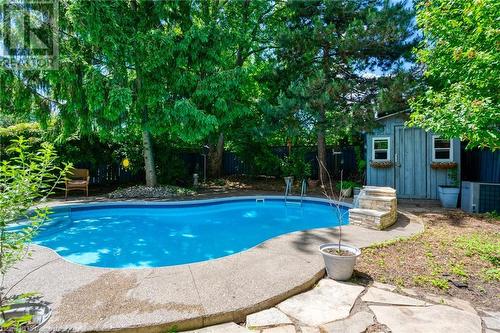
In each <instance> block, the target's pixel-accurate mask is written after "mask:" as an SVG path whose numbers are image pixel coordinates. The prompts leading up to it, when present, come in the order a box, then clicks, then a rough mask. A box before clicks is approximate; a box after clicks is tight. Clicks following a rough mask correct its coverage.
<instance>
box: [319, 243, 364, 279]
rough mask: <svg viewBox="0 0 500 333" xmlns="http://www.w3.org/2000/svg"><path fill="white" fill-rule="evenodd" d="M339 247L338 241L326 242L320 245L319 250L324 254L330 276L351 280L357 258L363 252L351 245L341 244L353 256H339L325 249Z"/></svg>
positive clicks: (341, 247)
mask: <svg viewBox="0 0 500 333" xmlns="http://www.w3.org/2000/svg"><path fill="white" fill-rule="evenodd" d="M330 248H333V249H338V248H339V244H336V243H326V244H323V245H321V246H320V247H319V251H320V252H321V255H322V256H323V260H324V261H325V267H326V273H327V275H328V277H329V278H331V279H334V280H339V281H345V280H349V279H350V278H351V276H352V272H353V271H354V265H355V264H356V259H357V258H358V257H359V255H360V254H361V250H360V249H358V248H356V247H352V246H349V245H344V244H342V245H340V249H341V250H344V251H347V252H349V253H352V255H351V256H339V255H335V254H331V253H327V252H325V251H324V250H325V249H330Z"/></svg>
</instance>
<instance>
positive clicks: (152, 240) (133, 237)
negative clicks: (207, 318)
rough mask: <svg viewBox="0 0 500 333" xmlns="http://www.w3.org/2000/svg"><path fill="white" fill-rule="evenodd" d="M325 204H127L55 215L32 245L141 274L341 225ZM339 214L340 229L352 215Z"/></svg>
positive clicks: (85, 207)
mask: <svg viewBox="0 0 500 333" xmlns="http://www.w3.org/2000/svg"><path fill="white" fill-rule="evenodd" d="M333 209H334V208H332V207H330V206H329V205H328V203H326V202H322V201H319V200H304V202H303V203H302V205H300V204H297V203H288V204H285V202H284V201H283V199H279V198H265V199H264V200H262V199H256V198H245V199H233V200H226V199H216V200H210V201H203V202H199V201H190V202H182V203H180V202H178V203H162V204H158V203H155V204H151V203H122V204H107V205H106V204H105V205H103V204H99V205H82V206H77V207H71V208H66V209H61V210H59V209H57V210H56V211H55V212H54V213H53V214H52V215H51V219H50V220H49V221H48V222H46V223H45V224H44V225H43V227H42V229H41V230H40V233H39V234H38V236H37V237H36V238H35V241H34V242H35V243H36V244H39V245H43V246H47V247H49V248H51V249H53V250H54V251H56V252H57V253H58V254H59V255H61V256H62V257H64V258H65V259H66V260H69V261H71V262H74V263H77V264H82V265H89V266H95V267H108V268H141V267H162V266H171V265H180V264H187V263H193V262H199V261H205V260H210V259H215V258H220V257H224V256H227V255H231V254H234V253H238V252H241V251H244V250H246V249H249V248H251V247H254V246H256V245H258V244H260V243H262V242H264V241H265V240H268V239H270V238H273V237H276V236H279V235H282V234H286V233H290V232H294V231H299V230H307V229H314V228H325V227H334V226H338V225H339V221H338V219H337V216H336V215H337V214H335V213H334V211H333ZM341 210H342V213H343V214H342V215H343V216H342V224H347V222H348V209H347V208H346V207H343V208H341Z"/></svg>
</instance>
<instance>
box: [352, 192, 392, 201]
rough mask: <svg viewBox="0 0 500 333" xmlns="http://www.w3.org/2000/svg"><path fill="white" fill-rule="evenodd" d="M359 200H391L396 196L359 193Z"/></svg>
mask: <svg viewBox="0 0 500 333" xmlns="http://www.w3.org/2000/svg"><path fill="white" fill-rule="evenodd" d="M359 199H360V200H373V201H392V200H396V197H391V196H378V195H368V194H367V195H361V196H360V197H359Z"/></svg>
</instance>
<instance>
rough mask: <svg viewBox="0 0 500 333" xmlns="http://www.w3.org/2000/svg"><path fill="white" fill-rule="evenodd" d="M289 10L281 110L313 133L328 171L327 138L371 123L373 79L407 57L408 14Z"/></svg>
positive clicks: (343, 8)
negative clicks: (290, 114)
mask: <svg viewBox="0 0 500 333" xmlns="http://www.w3.org/2000/svg"><path fill="white" fill-rule="evenodd" d="M287 10H288V13H289V15H288V16H287V18H286V21H285V22H283V23H284V25H285V26H286V27H288V28H289V30H288V31H287V32H286V33H284V34H282V35H281V36H280V37H279V43H280V46H281V47H280V49H279V51H278V56H279V60H280V67H279V73H280V74H279V75H280V77H281V78H282V82H283V83H284V84H286V86H282V91H283V93H282V96H281V97H280V107H281V108H285V109H287V110H289V111H290V112H291V113H292V116H293V117H295V118H296V119H298V120H299V121H300V122H305V126H306V128H309V129H311V131H312V132H313V133H314V135H315V136H316V141H317V147H318V159H319V161H320V163H323V164H325V165H326V138H327V137H332V138H336V139H339V138H342V137H343V136H345V134H347V133H352V131H353V130H356V129H359V126H357V124H358V125H359V124H363V123H364V122H365V120H366V119H369V118H372V117H373V115H372V113H373V109H374V103H375V100H376V97H377V92H378V90H377V87H378V82H379V78H378V77H379V76H380V75H383V74H384V73H385V72H389V71H390V70H391V69H394V68H395V66H396V65H397V64H398V63H401V62H402V61H404V59H405V57H409V56H410V53H411V52H410V51H411V48H412V47H413V46H414V43H413V42H414V38H413V36H414V29H413V23H412V18H413V10H412V9H409V8H407V7H406V6H405V4H404V3H394V4H393V3H391V2H389V1H384V0H365V1H359V0H347V1H335V0H332V1H319V0H318V1H300V0H298V1H289V2H287ZM375 71H378V72H379V73H378V74H379V75H367V73H370V72H375ZM331 143H335V142H331ZM321 170H322V172H321V173H320V177H323V178H324V177H326V175H325V172H326V171H325V170H324V168H322V169H321Z"/></svg>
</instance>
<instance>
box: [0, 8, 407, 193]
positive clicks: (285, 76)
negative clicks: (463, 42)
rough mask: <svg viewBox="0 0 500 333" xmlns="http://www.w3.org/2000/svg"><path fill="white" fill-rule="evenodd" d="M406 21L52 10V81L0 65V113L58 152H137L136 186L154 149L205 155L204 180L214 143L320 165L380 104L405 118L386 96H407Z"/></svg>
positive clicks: (150, 175)
mask: <svg viewBox="0 0 500 333" xmlns="http://www.w3.org/2000/svg"><path fill="white" fill-rule="evenodd" d="M16 6H17V7H16V9H18V10H24V11H27V12H29V10H30V9H31V5H30V4H29V3H28V2H26V3H25V2H22V1H21V2H17V3H16ZM412 18H413V10H412V9H411V8H410V7H409V6H407V5H406V4H405V3H392V2H389V1H385V0H363V1H358V0H356V1H355V0H348V1H333V0H315V1H271V0H254V1H250V0H226V1H222V0H193V1H148V0H132V1H118V0H117V1H90V2H89V1H86V0H69V1H64V2H60V3H59V20H58V26H57V27H56V26H53V22H51V21H43V20H41V19H40V18H38V19H40V20H41V22H40V24H42V25H48V26H49V27H51V28H53V29H57V36H58V38H59V48H60V52H59V67H58V68H57V69H56V70H42V69H40V70H30V71H25V70H23V69H22V68H19V67H13V66H11V65H10V64H9V63H7V62H2V66H1V67H0V89H1V90H2V96H1V97H0V112H2V113H8V114H15V115H16V116H15V117H16V118H18V119H38V120H39V121H40V122H41V124H42V127H43V126H44V124H45V126H46V124H48V123H50V124H51V125H52V126H54V127H56V128H57V129H58V131H59V138H58V140H67V139H69V138H74V137H83V136H96V137H98V138H99V140H101V141H110V142H115V143H123V144H129V143H130V142H140V144H141V145H142V149H141V150H142V153H143V160H144V169H145V171H146V182H147V184H148V185H155V184H156V182H157V181H156V173H157V171H156V164H155V154H154V151H153V149H154V147H155V144H154V143H155V142H174V143H179V142H181V143H184V144H193V145H198V146H202V145H208V147H209V148H210V153H209V160H210V162H211V163H210V170H211V174H212V175H214V176H217V175H218V174H220V168H221V161H222V152H223V149H224V145H225V144H226V142H227V140H229V141H230V144H231V145H232V146H233V147H237V150H238V149H239V150H240V151H242V152H244V151H245V150H246V149H247V148H248V147H253V148H256V147H261V146H263V145H269V144H270V143H272V142H279V143H280V144H285V143H286V142H288V141H290V142H292V143H297V142H302V143H312V142H316V143H317V146H318V155H319V156H320V159H324V155H325V149H326V144H327V141H328V142H329V143H330V144H332V143H336V142H338V141H339V140H341V139H342V138H345V137H349V136H351V135H353V133H355V132H356V131H357V130H359V129H361V128H362V127H364V126H366V122H367V121H370V120H372V119H373V117H374V111H376V108H377V105H382V104H384V103H380V101H385V104H384V107H385V108H386V109H391V110H394V108H396V109H400V108H403V107H406V104H405V103H406V99H405V98H404V97H402V96H403V95H404V91H403V90H404V89H400V90H397V89H396V90H395V91H396V93H394V94H388V93H387V89H389V87H396V86H399V82H406V81H404V80H401V75H400V74H397V73H398V72H399V70H400V69H401V66H402V64H404V63H405V62H406V61H409V59H410V57H411V53H410V52H409V51H410V50H411V48H412V47H413V46H414V27H413V21H412ZM49 30H50V29H49ZM373 72H376V73H377V74H376V75H372V74H370V73H373ZM384 89H385V94H384V93H383V92H384ZM391 99H393V100H397V103H393V102H392V100H391ZM390 100H391V101H390ZM389 104H390V105H389ZM9 117H10V116H9ZM9 117H3V119H6V123H8V122H9V121H7V120H8V119H11V118H9ZM51 118H53V119H54V118H55V120H53V119H51ZM49 119H51V120H50V121H48V120H49ZM238 147H239V148H238ZM256 149H257V148H256ZM258 149H261V150H263V149H262V148H258Z"/></svg>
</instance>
